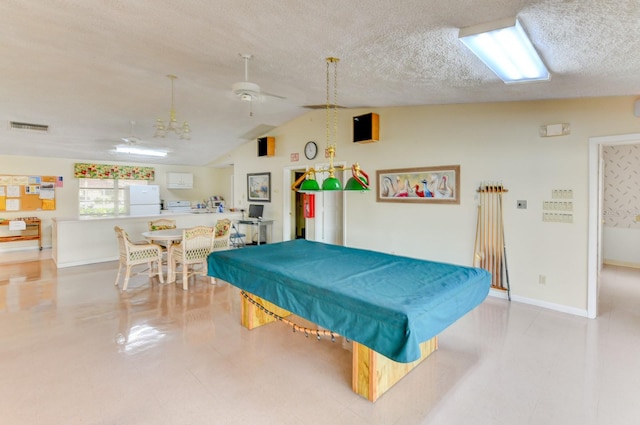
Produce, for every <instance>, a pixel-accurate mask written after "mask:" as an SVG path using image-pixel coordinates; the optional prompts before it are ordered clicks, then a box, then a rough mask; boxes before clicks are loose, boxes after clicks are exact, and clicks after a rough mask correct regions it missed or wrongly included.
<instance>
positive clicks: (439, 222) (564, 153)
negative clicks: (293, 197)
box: [220, 97, 640, 313]
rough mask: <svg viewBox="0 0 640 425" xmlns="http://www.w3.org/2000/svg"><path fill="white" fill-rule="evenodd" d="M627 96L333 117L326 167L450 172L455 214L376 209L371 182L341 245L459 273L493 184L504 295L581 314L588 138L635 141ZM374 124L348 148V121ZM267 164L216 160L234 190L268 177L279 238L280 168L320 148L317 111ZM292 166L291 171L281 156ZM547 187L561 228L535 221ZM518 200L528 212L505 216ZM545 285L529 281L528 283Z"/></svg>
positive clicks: (354, 206) (356, 200)
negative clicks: (557, 133)
mask: <svg viewBox="0 0 640 425" xmlns="http://www.w3.org/2000/svg"><path fill="white" fill-rule="evenodd" d="M634 100H635V98H633V97H608V98H589V99H574V100H550V101H531V102H504V103H485V104H459V105H439V106H438V105H435V106H419V107H396V108H372V109H366V110H364V109H359V110H341V111H339V121H340V122H339V130H338V131H339V137H338V140H339V141H338V146H337V157H336V158H337V160H340V161H347V163H349V164H350V163H352V162H354V161H358V162H359V163H360V165H361V166H362V168H363V169H364V170H365V171H367V172H368V173H369V174H370V175H371V177H372V180H375V174H376V170H380V169H389V168H404V167H420V166H436V165H450V164H460V166H461V202H460V204H459V205H441V204H438V205H436V204H432V205H409V204H392V203H378V202H376V196H375V189H376V188H375V181H374V182H373V183H374V184H373V185H372V189H373V190H372V191H371V192H370V193H367V194H360V193H350V194H348V195H347V214H346V226H347V240H346V244H347V245H349V246H353V247H360V248H366V249H374V250H379V251H385V252H391V253H395V254H399V255H406V256H411V257H418V258H424V259H432V260H437V261H444V262H453V263H458V264H466V265H470V264H471V261H472V257H473V245H474V238H475V231H476V229H475V228H476V211H477V194H476V189H477V187H478V185H479V184H480V183H481V182H483V181H499V182H502V183H503V184H504V185H505V186H506V188H507V189H508V190H509V192H508V193H507V194H506V196H505V198H504V199H505V205H504V214H505V239H506V245H507V257H508V266H509V275H510V280H511V287H512V294H513V295H514V296H515V297H520V298H522V299H530V300H536V301H539V302H540V303H546V304H549V305H554V304H555V305H559V306H565V307H566V308H567V309H569V310H575V311H576V312H578V313H579V312H583V311H586V303H587V225H588V224H587V219H588V213H589V212H588V145H589V137H593V136H606V135H615V134H625V133H634V132H638V130H639V129H640V121H639V120H638V118H636V117H635V116H634V115H633V103H634ZM367 112H376V113H378V114H379V115H380V139H381V140H380V142H378V143H371V144H354V143H352V142H351V137H352V136H351V131H352V130H351V119H352V117H353V116H356V115H361V114H363V113H367ZM563 122H564V123H569V124H570V125H571V134H570V135H568V136H562V137H552V138H541V137H540V136H539V127H540V126H541V125H545V124H554V123H563ZM269 136H274V137H275V138H276V156H275V157H270V158H266V157H260V158H258V157H256V154H255V149H256V147H255V141H253V142H250V143H247V144H245V145H243V146H241V147H240V148H238V149H237V150H236V151H234V152H232V153H230V154H228V155H226V156H225V157H224V158H221V159H220V162H221V163H233V164H235V180H236V182H244V181H245V180H246V173H253V172H265V171H270V172H271V176H272V195H271V196H272V201H271V203H269V204H267V205H266V207H265V216H266V217H269V218H275V219H276V220H278V221H277V222H276V226H275V227H274V235H276V237H278V236H280V235H282V228H281V221H282V216H283V211H282V203H283V196H289V190H288V188H284V187H283V175H284V173H285V168H288V167H294V166H296V167H297V166H299V167H300V168H304V167H305V166H307V165H314V164H315V163H317V162H319V161H320V160H319V159H316V160H315V161H306V159H305V158H304V155H303V146H304V144H305V143H306V142H307V141H308V140H316V141H318V142H319V143H318V144H319V146H321V147H322V146H324V144H325V112H324V111H312V112H310V113H309V114H307V115H305V116H303V117H300V118H298V119H296V120H293V121H291V122H289V123H287V124H285V125H283V126H281V127H279V128H277V129H275V130H273V131H272V132H270V133H269ZM291 153H299V156H300V161H299V162H291V161H290V154H291ZM553 189H571V190H573V203H574V218H573V220H574V221H573V223H572V224H563V223H549V222H543V221H542V203H543V202H544V201H545V200H550V199H551V191H552V190H553ZM235 197H236V206H246V189H245V188H244V186H243V185H242V184H240V185H238V184H236V188H235ZM517 200H527V201H528V209H526V210H521V209H516V201H517ZM540 275H544V276H545V277H546V284H544V285H542V284H540V283H539V276H540Z"/></svg>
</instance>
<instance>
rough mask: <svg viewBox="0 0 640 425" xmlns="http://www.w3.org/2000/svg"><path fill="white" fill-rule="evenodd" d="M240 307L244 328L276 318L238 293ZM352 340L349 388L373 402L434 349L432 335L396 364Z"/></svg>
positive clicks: (269, 305) (268, 305)
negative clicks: (417, 353) (412, 356)
mask: <svg viewBox="0 0 640 425" xmlns="http://www.w3.org/2000/svg"><path fill="white" fill-rule="evenodd" d="M249 295H250V296H251V298H252V299H253V300H254V301H255V302H257V303H258V304H260V305H261V306H263V307H265V308H266V309H267V310H269V311H271V312H273V313H275V314H277V315H278V316H281V317H287V316H289V315H291V312H289V311H287V310H285V309H282V308H280V307H278V306H277V305H275V304H273V303H270V302H269V301H266V300H264V299H262V298H260V297H258V296H256V295H253V294H249ZM240 306H241V310H240V314H241V319H240V322H241V324H242V326H244V327H245V328H247V329H254V328H257V327H260V326H262V325H266V324H267V323H271V322H274V321H276V320H277V319H276V318H275V317H273V316H272V315H270V314H267V313H265V312H264V311H263V310H262V309H260V308H259V307H257V306H256V305H254V304H253V303H252V302H250V301H249V300H247V299H246V298H245V297H244V296H243V295H242V294H241V295H240ZM352 343H353V357H352V369H351V373H352V378H351V380H352V388H353V391H354V392H355V393H357V394H360V395H361V396H362V397H364V398H366V399H368V400H370V401H376V400H377V399H378V397H380V396H381V395H382V394H384V393H385V392H386V391H387V390H389V389H390V388H391V387H392V386H393V385H394V384H395V383H396V382H398V381H399V380H400V379H402V378H403V377H404V376H405V375H406V374H407V373H409V372H410V371H411V370H412V369H413V368H414V367H416V366H417V365H419V364H420V362H422V361H423V360H424V359H426V358H427V357H429V355H430V354H431V353H433V352H434V351H436V350H437V349H438V339H437V337H433V338H432V339H430V340H428V341H425V342H423V343H422V344H420V351H421V352H422V356H421V357H420V358H419V359H418V360H416V361H414V362H411V363H398V362H394V361H393V360H391V359H389V358H388V357H385V356H383V355H382V354H380V353H378V352H376V351H374V350H372V349H370V348H368V347H365V346H364V345H362V344H359V343H357V342H355V341H352Z"/></svg>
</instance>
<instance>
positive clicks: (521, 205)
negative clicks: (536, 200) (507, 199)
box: [518, 201, 527, 210]
mask: <svg viewBox="0 0 640 425" xmlns="http://www.w3.org/2000/svg"><path fill="white" fill-rule="evenodd" d="M518 209H520V210H526V209H527V201H518Z"/></svg>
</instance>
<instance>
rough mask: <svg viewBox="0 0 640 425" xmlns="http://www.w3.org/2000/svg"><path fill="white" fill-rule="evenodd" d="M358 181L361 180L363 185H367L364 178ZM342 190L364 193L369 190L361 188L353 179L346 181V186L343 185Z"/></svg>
mask: <svg viewBox="0 0 640 425" xmlns="http://www.w3.org/2000/svg"><path fill="white" fill-rule="evenodd" d="M360 180H362V181H363V182H365V183H368V182H367V179H366V177H364V176H361V177H360ZM344 190H360V191H364V190H369V188H368V187H364V186H362V184H360V182H359V181H358V180H356V179H355V177H351V178H350V179H349V180H347V184H346V185H344Z"/></svg>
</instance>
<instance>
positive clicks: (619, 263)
mask: <svg viewBox="0 0 640 425" xmlns="http://www.w3.org/2000/svg"><path fill="white" fill-rule="evenodd" d="M602 264H606V265H608V266H620V267H630V268H633V269H640V264H638V263H630V262H627V261H616V260H607V259H604V260H603V261H602Z"/></svg>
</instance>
